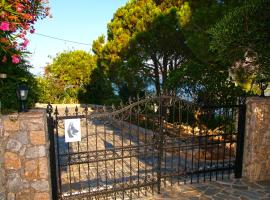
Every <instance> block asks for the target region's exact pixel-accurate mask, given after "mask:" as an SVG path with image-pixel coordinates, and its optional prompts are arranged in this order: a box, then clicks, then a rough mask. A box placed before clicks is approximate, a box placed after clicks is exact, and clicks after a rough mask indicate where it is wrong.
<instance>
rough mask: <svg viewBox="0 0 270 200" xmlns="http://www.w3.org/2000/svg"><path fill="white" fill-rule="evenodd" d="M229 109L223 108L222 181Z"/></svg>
mask: <svg viewBox="0 0 270 200" xmlns="http://www.w3.org/2000/svg"><path fill="white" fill-rule="evenodd" d="M229 109H230V108H225V113H224V118H225V121H224V124H225V127H224V133H223V134H224V135H223V137H222V138H223V143H222V145H223V160H222V172H221V179H222V180H223V178H224V168H225V159H226V144H227V123H228V110H229Z"/></svg>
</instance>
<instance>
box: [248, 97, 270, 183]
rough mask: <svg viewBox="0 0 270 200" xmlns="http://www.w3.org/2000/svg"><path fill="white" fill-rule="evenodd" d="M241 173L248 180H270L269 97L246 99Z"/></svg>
mask: <svg viewBox="0 0 270 200" xmlns="http://www.w3.org/2000/svg"><path fill="white" fill-rule="evenodd" d="M245 134H246V135H245V146H244V165H243V175H244V177H246V178H247V179H248V180H250V181H261V180H270V98H269V97H265V98H261V97H252V98H249V99H248V100H247V113H246V133H245Z"/></svg>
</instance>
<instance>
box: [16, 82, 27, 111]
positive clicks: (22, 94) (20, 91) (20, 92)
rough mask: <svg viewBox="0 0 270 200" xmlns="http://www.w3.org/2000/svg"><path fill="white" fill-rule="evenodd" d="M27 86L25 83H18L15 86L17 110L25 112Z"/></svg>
mask: <svg viewBox="0 0 270 200" xmlns="http://www.w3.org/2000/svg"><path fill="white" fill-rule="evenodd" d="M28 91H29V89H28V87H27V86H26V85H20V86H19V87H18V88H17V98H18V100H19V104H20V106H19V112H26V111H27V107H26V100H27V97H28Z"/></svg>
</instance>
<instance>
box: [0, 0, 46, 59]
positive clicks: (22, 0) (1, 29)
mask: <svg viewBox="0 0 270 200" xmlns="http://www.w3.org/2000/svg"><path fill="white" fill-rule="evenodd" d="M48 15H49V7H48V0H1V1H0V63H2V64H3V63H6V62H7V61H8V60H9V59H10V60H11V61H12V62H13V63H14V64H18V63H19V62H20V60H21V58H20V55H21V54H22V53H23V52H24V50H25V49H26V47H27V45H28V43H29V40H27V39H26V35H27V33H28V32H30V33H34V31H35V29H34V24H35V22H36V21H37V20H38V19H42V18H45V17H46V16H48Z"/></svg>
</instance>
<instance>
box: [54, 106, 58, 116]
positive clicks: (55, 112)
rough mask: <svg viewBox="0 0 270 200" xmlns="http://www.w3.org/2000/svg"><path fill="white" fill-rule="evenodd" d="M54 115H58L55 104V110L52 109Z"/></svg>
mask: <svg viewBox="0 0 270 200" xmlns="http://www.w3.org/2000/svg"><path fill="white" fill-rule="evenodd" d="M54 115H59V112H58V108H57V106H56V107H55V110H54Z"/></svg>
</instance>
